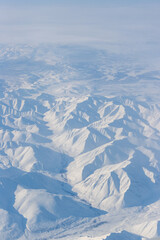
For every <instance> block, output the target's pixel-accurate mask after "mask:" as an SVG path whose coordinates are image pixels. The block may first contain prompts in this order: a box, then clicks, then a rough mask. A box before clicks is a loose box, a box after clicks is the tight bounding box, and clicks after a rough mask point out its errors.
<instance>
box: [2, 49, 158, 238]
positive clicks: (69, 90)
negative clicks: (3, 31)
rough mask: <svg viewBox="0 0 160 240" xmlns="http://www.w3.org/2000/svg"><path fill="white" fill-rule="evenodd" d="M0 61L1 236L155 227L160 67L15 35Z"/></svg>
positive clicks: (124, 234)
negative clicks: (21, 40) (18, 41)
mask: <svg viewBox="0 0 160 240" xmlns="http://www.w3.org/2000/svg"><path fill="white" fill-rule="evenodd" d="M0 69H1V70H0V193H1V194H0V223H1V224H0V238H1V239H7V240H8V239H10V240H11V239H21V240H22V239H69V240H71V239H74V240H75V239H79V240H80V239H81V240H85V239H86V240H89V239H94V240H104V239H105V240H114V239H116V240H119V239H123V240H125V239H130V240H132V239H136V240H139V239H151V238H156V237H158V236H160V102H159V100H160V98H159V95H158V92H159V89H160V86H159V79H160V71H159V69H158V67H157V66H150V67H148V66H147V65H146V66H143V65H139V64H138V63H137V62H136V63H135V59H134V58H132V57H131V58H130V59H127V61H126V58H125V56H118V55H114V54H112V55H111V54H108V53H106V52H105V51H101V50H95V49H91V48H85V47H79V46H77V47H67V46H61V47H58V46H55V47H51V46H49V47H45V46H40V47H31V46H24V45H21V46H16V47H8V46H1V52H0Z"/></svg>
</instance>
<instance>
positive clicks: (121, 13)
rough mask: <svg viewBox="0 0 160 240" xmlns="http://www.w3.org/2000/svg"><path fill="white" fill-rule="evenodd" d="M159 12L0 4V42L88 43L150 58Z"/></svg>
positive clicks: (97, 2)
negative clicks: (141, 54) (134, 52)
mask: <svg viewBox="0 0 160 240" xmlns="http://www.w3.org/2000/svg"><path fill="white" fill-rule="evenodd" d="M159 12H160V1H159V0H133V1H132V0H117V1H116V0H110V1H109V0H43V1H42V0H32V1H31V0H26V1H25V0H0V43H43V42H50V43H62V44H63V43H64V44H67V43H70V44H72V43H75V44H93V45H99V46H103V47H104V46H112V47H113V49H114V48H115V49H116V48H119V49H123V48H124V49H128V50H132V49H133V48H134V49H135V50H137V51H139V50H143V49H145V50H146V51H147V50H151V51H154V52H155V53H156V51H158V48H159V39H160V14H159ZM156 49H157V50H156Z"/></svg>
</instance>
